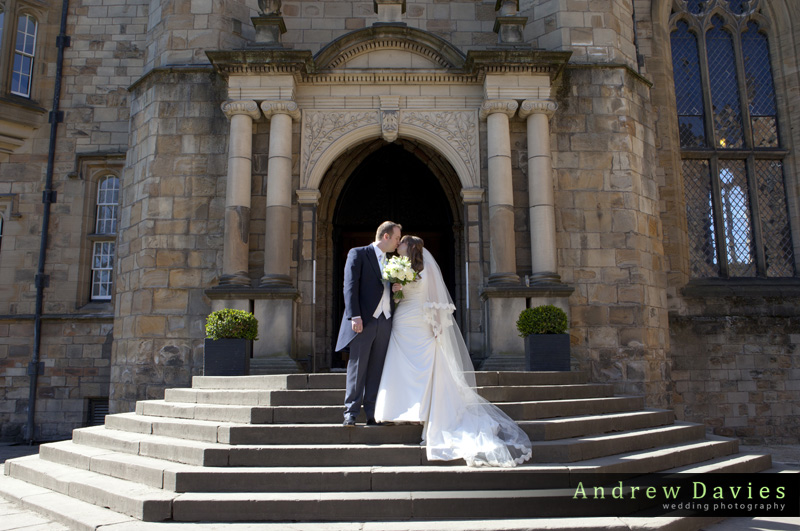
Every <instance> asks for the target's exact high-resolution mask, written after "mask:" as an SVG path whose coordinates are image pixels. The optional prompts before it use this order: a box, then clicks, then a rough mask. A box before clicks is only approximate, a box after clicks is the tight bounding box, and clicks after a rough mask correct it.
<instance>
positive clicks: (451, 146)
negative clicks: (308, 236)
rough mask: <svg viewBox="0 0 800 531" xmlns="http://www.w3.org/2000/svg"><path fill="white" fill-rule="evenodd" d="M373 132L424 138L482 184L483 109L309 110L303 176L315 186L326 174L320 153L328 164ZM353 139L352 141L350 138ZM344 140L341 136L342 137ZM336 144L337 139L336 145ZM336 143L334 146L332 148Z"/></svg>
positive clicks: (467, 179) (471, 183)
mask: <svg viewBox="0 0 800 531" xmlns="http://www.w3.org/2000/svg"><path fill="white" fill-rule="evenodd" d="M365 127H369V128H371V129H372V130H373V131H374V138H377V137H379V136H381V137H383V138H384V139H385V140H386V141H389V142H392V141H394V140H396V139H397V138H398V137H406V138H414V139H417V140H421V141H423V142H426V143H427V144H429V145H431V146H432V147H433V148H435V149H437V150H439V151H440V152H441V153H442V155H444V157H445V158H446V159H448V160H449V161H450V163H451V164H453V167H454V168H455V170H456V172H457V173H458V174H459V177H460V179H461V181H462V183H463V185H464V187H465V188H473V187H477V186H479V183H480V170H479V168H480V155H479V145H478V112H477V109H475V110H403V109H401V110H393V109H383V110H379V109H374V110H314V109H310V110H305V111H303V122H302V146H301V166H300V174H301V175H300V182H301V186H302V187H303V188H315V187H316V186H318V184H319V183H318V181H319V180H320V179H321V175H320V172H324V171H325V170H326V168H324V167H320V168H317V165H318V163H320V160H321V159H323V158H324V159H325V162H324V163H323V164H329V163H330V162H332V160H333V158H335V157H336V156H338V154H339V153H342V152H343V151H344V150H345V149H347V148H350V147H352V146H353V145H356V144H357V143H359V142H361V141H363V140H365V138H366V137H368V136H369V135H370V134H371V133H367V135H366V136H365V134H364V131H363V128H365ZM348 140H349V141H348ZM340 141H341V142H340ZM334 144H337V146H336V147H334ZM331 149H334V150H335V152H333V151H332V152H330V153H329V150H331Z"/></svg>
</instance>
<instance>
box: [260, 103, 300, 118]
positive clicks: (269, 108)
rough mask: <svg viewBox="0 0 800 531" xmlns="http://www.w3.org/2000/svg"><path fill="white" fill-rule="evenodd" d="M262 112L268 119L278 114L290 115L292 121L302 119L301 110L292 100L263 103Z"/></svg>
mask: <svg viewBox="0 0 800 531" xmlns="http://www.w3.org/2000/svg"><path fill="white" fill-rule="evenodd" d="M261 110H262V111H263V112H264V116H265V117H266V118H267V119H270V118H272V117H273V116H274V115H276V114H288V115H289V116H290V117H291V118H292V120H299V119H300V110H299V109H298V107H297V104H296V103H295V102H293V101H292V100H274V101H262V102H261Z"/></svg>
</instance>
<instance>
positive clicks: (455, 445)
mask: <svg viewBox="0 0 800 531" xmlns="http://www.w3.org/2000/svg"><path fill="white" fill-rule="evenodd" d="M423 255H424V259H425V266H424V269H423V271H422V272H421V273H420V278H419V280H417V281H416V282H412V283H410V284H407V285H406V286H405V287H404V288H403V294H404V298H403V299H402V300H401V301H400V303H399V304H398V305H397V307H396V309H395V311H394V318H393V321H392V335H391V339H390V340H389V348H388V350H387V352H386V363H385V364H384V366H383V376H382V377H381V383H380V388H379V390H378V401H377V404H376V406H375V419H376V420H377V421H378V422H384V421H391V422H421V423H423V431H422V440H423V443H424V444H425V447H426V453H427V456H428V459H430V460H444V461H449V460H452V459H459V458H461V459H464V460H465V461H466V462H467V464H468V465H470V466H502V467H510V466H515V465H517V464H520V463H523V462H524V461H526V460H527V459H530V457H531V442H530V439H528V436H527V435H526V434H525V432H524V431H522V429H520V427H519V426H517V424H516V423H515V422H514V421H513V420H511V418H509V417H508V416H507V415H506V414H505V413H503V412H502V411H501V410H500V409H499V408H497V407H496V406H494V405H493V404H491V403H490V402H488V401H487V400H485V399H484V398H482V397H481V396H480V395H478V393H477V392H476V391H475V387H476V385H475V374H474V372H473V368H472V362H471V361H470V358H469V353H468V352H467V348H466V345H465V344H464V340H463V338H462V337H461V332H460V331H459V329H458V326H457V325H456V323H455V322H454V321H453V312H454V311H455V306H454V305H453V303H452V300H451V299H450V295H449V293H448V292H447V288H446V287H445V285H444V281H443V280H442V275H441V272H440V270H439V267H438V265H437V264H436V261H435V260H434V259H433V256H432V255H431V254H430V253H429V252H428V250H427V249H423Z"/></svg>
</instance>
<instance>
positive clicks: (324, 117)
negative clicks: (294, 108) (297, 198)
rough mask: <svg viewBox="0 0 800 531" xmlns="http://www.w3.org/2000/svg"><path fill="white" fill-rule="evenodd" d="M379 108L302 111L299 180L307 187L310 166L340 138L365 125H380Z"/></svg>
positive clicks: (311, 171) (311, 167)
mask: <svg viewBox="0 0 800 531" xmlns="http://www.w3.org/2000/svg"><path fill="white" fill-rule="evenodd" d="M378 114H379V111H377V110H374V111H373V110H365V111H316V110H306V111H303V128H302V140H301V150H300V182H301V183H302V186H303V188H307V187H308V184H309V179H310V177H311V174H312V173H313V171H314V167H315V166H316V164H317V162H318V161H319V159H320V157H321V156H322V155H323V154H324V153H325V151H326V150H327V149H328V148H329V147H330V146H331V145H332V144H333V143H334V142H336V141H337V140H339V139H340V138H342V137H344V136H346V135H348V134H349V133H352V132H353V131H355V130H357V129H360V128H362V127H365V126H369V125H378V126H379V125H380V122H379V118H378Z"/></svg>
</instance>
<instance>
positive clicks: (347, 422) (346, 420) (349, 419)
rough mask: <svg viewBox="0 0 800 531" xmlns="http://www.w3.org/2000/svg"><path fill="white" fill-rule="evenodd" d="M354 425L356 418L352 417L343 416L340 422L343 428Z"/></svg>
mask: <svg viewBox="0 0 800 531" xmlns="http://www.w3.org/2000/svg"><path fill="white" fill-rule="evenodd" d="M355 425H356V419H354V418H353V417H345V418H344V423H342V426H344V427H345V428H353V427H355Z"/></svg>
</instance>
